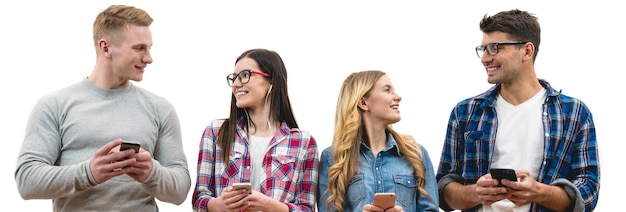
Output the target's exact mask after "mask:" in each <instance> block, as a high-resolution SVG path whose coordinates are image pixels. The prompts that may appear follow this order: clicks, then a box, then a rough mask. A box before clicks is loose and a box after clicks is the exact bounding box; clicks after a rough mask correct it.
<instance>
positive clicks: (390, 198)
mask: <svg viewBox="0 0 626 212" xmlns="http://www.w3.org/2000/svg"><path fill="white" fill-rule="evenodd" d="M372 205H375V206H377V207H379V208H382V209H388V208H393V206H395V205H396V194H395V193H376V194H374V201H372Z"/></svg>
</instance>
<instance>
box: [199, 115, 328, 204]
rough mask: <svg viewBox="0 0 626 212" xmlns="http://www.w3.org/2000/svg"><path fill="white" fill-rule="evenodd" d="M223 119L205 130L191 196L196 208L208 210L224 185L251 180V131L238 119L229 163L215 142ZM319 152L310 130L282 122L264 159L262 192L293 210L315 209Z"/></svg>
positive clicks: (214, 122) (212, 123)
mask: <svg viewBox="0 0 626 212" xmlns="http://www.w3.org/2000/svg"><path fill="white" fill-rule="evenodd" d="M223 122H224V120H223V119H219V120H214V121H213V122H211V124H210V125H209V126H207V127H206V129H205V130H204V133H203V134H202V141H201V142H200V152H199V153H198V170H197V171H198V172H197V173H198V174H197V179H196V187H195V189H194V193H193V200H192V204H193V210H194V211H207V208H206V206H207V203H208V202H209V200H211V199H212V198H215V197H218V196H220V195H221V192H222V189H224V188H226V187H228V186H230V185H232V184H233V183H236V182H249V181H250V174H251V173H250V171H251V168H250V165H251V162H250V151H249V149H248V148H249V145H248V133H247V132H246V130H245V129H244V128H243V121H242V120H239V121H238V123H237V135H236V136H235V140H234V141H233V145H232V149H230V162H229V163H227V164H225V163H224V158H223V157H222V152H223V150H222V149H220V147H218V146H217V143H215V140H217V134H218V132H219V129H220V126H221V125H222V123H223ZM317 155H318V152H317V144H316V142H315V139H314V138H313V136H311V134H310V133H309V132H307V131H301V130H300V129H297V128H289V127H288V126H287V124H286V123H285V122H283V123H282V124H281V126H280V128H279V129H278V131H277V132H276V134H275V135H274V137H273V138H272V140H271V141H270V144H269V148H268V151H267V153H265V158H264V159H263V168H264V169H265V172H266V173H267V174H266V176H267V179H265V180H263V181H261V188H260V192H261V193H264V194H265V195H267V196H269V197H272V198H273V199H275V200H278V201H280V202H283V203H285V204H286V205H287V206H288V207H289V210H290V211H315V201H316V199H315V193H316V191H317V175H318V172H317V170H318V167H319V158H318V156H317Z"/></svg>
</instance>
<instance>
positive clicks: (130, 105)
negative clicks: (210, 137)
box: [15, 78, 191, 211]
mask: <svg viewBox="0 0 626 212" xmlns="http://www.w3.org/2000/svg"><path fill="white" fill-rule="evenodd" d="M116 138H122V139H124V140H134V141H140V142H141V147H142V148H144V149H145V150H146V151H149V152H150V153H151V154H152V157H153V160H152V161H153V169H152V172H151V173H150V175H149V176H148V178H147V179H146V180H145V182H143V183H139V182H137V181H135V180H133V179H132V178H131V177H129V176H128V175H120V176H117V177H114V178H111V179H110V180H108V181H106V182H104V183H102V184H96V183H95V180H94V178H93V176H92V175H91V171H90V168H89V162H90V160H91V158H92V157H93V155H94V153H95V151H96V150H97V149H99V148H100V147H102V146H103V145H104V144H106V143H108V142H110V141H112V140H114V139H116ZM15 180H16V182H17V187H18V190H19V192H20V195H21V196H22V198H24V199H52V202H53V207H54V211H157V210H158V207H157V204H156V202H155V199H154V198H155V197H156V198H158V199H159V200H161V201H164V202H169V203H173V204H181V203H182V202H183V201H184V200H185V198H186V196H187V193H188V192H189V189H190V187H191V179H190V176H189V170H188V166H187V160H186V157H185V154H184V152H183V146H182V136H181V129H180V123H179V120H178V116H177V114H176V111H175V109H174V106H173V105H172V104H171V103H170V102H169V101H167V100H166V99H164V98H162V97H159V96H157V95H155V94H153V93H150V92H148V91H146V90H144V89H142V88H139V87H137V86H135V85H133V84H132V83H130V84H129V86H127V87H125V88H121V89H115V90H106V89H102V88H99V87H97V86H96V85H94V84H93V83H91V82H90V81H89V80H88V79H86V78H85V79H83V80H82V81H80V82H79V83H76V84H74V85H71V86H69V87H66V88H63V89H61V90H58V91H55V92H52V93H49V94H47V95H44V96H43V97H42V98H41V99H40V100H39V101H38V102H37V103H36V104H35V106H34V108H33V110H32V112H31V115H30V117H29V119H28V123H27V126H26V134H25V137H24V143H23V144H22V147H21V150H20V153H19V155H18V160H17V169H16V171H15Z"/></svg>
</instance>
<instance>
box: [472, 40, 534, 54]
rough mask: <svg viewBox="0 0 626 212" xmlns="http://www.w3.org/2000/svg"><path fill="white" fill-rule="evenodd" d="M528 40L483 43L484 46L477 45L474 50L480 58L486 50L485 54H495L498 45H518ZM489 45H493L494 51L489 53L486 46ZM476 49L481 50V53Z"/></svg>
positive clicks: (498, 50)
mask: <svg viewBox="0 0 626 212" xmlns="http://www.w3.org/2000/svg"><path fill="white" fill-rule="evenodd" d="M528 42H530V41H510V42H494V43H488V44H487V45H484V46H477V47H476V49H475V50H476V55H477V56H478V58H482V57H483V54H485V52H487V54H488V55H490V56H495V55H497V54H498V53H500V48H499V46H500V45H502V46H504V45H520V44H526V43H528ZM490 45H495V49H496V53H493V54H491V51H490V50H489V48H487V46H490ZM478 51H481V52H482V54H481V53H478Z"/></svg>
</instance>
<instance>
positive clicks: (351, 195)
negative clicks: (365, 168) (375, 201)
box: [347, 173, 365, 205]
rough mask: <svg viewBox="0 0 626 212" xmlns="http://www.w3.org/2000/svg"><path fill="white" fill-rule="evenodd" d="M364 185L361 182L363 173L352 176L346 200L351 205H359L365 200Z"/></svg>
mask: <svg viewBox="0 0 626 212" xmlns="http://www.w3.org/2000/svg"><path fill="white" fill-rule="evenodd" d="M364 191H365V185H364V182H363V174H362V173H360V174H356V175H354V176H353V177H352V181H350V185H348V193H347V194H348V196H347V201H350V203H351V205H360V204H361V202H363V201H364V200H365V192H364Z"/></svg>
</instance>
